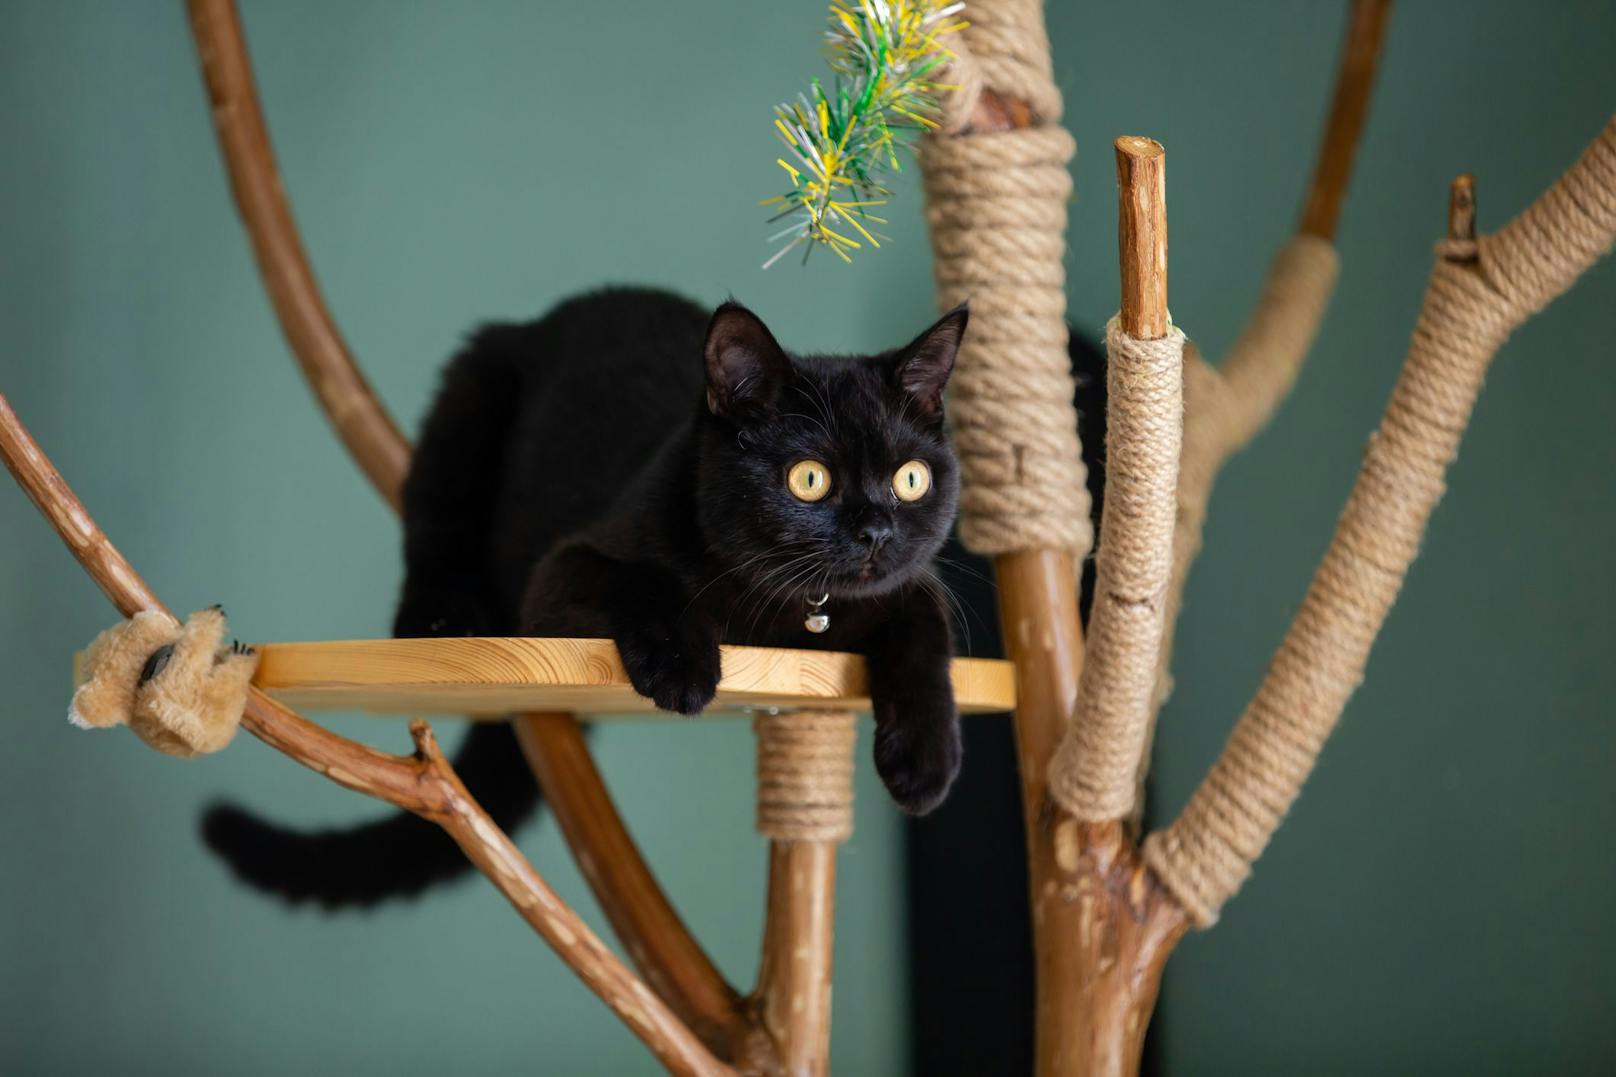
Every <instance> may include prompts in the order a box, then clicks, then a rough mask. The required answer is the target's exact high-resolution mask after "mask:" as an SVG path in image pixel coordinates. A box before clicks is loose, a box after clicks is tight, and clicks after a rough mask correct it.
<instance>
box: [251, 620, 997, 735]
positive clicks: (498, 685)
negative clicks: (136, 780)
mask: <svg viewBox="0 0 1616 1077" xmlns="http://www.w3.org/2000/svg"><path fill="white" fill-rule="evenodd" d="M258 649H259V651H260V653H261V654H262V655H263V659H262V661H261V662H260V663H259V666H258V675H257V677H256V678H255V681H254V683H256V684H257V685H258V687H259V688H262V689H263V690H264V691H266V692H268V693H269V694H270V695H272V696H274V697H276V698H277V699H279V700H281V701H283V702H285V703H287V704H289V705H290V706H293V707H296V708H298V709H300V710H358V711H372V712H377V713H382V714H396V715H424V714H443V715H470V716H473V717H481V718H495V717H499V716H502V715H505V714H509V713H511V712H512V711H571V712H572V713H575V714H577V715H578V716H579V717H581V718H604V717H608V716H612V715H631V714H638V715H647V714H664V713H665V712H663V711H659V710H657V709H656V708H655V707H654V706H653V705H652V704H651V701H650V700H648V699H645V698H644V697H642V696H640V695H638V694H637V693H635V691H634V689H633V687H632V686H631V685H630V684H629V681H628V675H627V674H626V673H625V672H624V671H623V666H622V663H621V662H619V661H618V659H617V648H616V647H615V646H614V645H613V644H612V643H611V641H610V640H601V639H532V638H486V639H378V640H334V641H329V642H319V643H266V644H260V645H258ZM723 653H724V679H723V681H722V683H720V684H719V686H718V698H717V699H716V700H714V702H713V705H712V706H711V707H709V708H708V710H707V714H708V715H714V714H723V713H729V714H734V713H737V712H740V711H743V710H745V709H747V708H749V707H826V708H835V709H843V710H859V711H868V710H869V709H870V699H869V693H868V689H867V688H866V686H865V672H864V659H863V658H862V657H860V656H858V655H853V654H843V653H840V652H835V651H797V650H783V649H777V648H771V647H725V648H724V652H723ZM953 677H954V694H955V698H956V700H957V701H958V704H959V709H960V711H961V712H962V713H967V714H970V713H988V712H995V711H1008V710H1011V709H1013V708H1014V707H1015V702H1016V692H1015V676H1014V669H1013V667H1012V666H1011V664H1010V663H1009V662H1004V661H998V660H994V659H983V658H956V659H955V660H954V666H953Z"/></svg>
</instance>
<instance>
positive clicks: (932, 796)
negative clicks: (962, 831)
mask: <svg viewBox="0 0 1616 1077" xmlns="http://www.w3.org/2000/svg"><path fill="white" fill-rule="evenodd" d="M962 756H963V749H962V746H961V744H960V726H959V718H958V716H957V715H956V714H954V713H953V710H952V708H951V707H950V708H949V711H948V713H947V714H946V716H944V717H937V716H935V715H925V716H921V715H905V716H902V717H897V718H894V719H892V720H890V721H885V722H880V723H878V724H877V725H876V730H875V770H876V773H877V774H879V775H881V780H882V781H883V782H884V783H886V787H887V792H889V793H891V794H892V799H893V800H895V801H897V802H898V807H900V808H902V809H903V810H904V811H905V812H908V813H909V814H910V815H925V814H927V813H929V812H931V811H932V810H933V809H935V808H936V807H937V806H938V805H939V804H941V803H942V802H943V800H944V799H945V798H946V797H947V796H948V790H949V789H950V787H952V786H953V784H954V779H955V778H957V777H958V776H959V771H960V760H961V758H962Z"/></svg>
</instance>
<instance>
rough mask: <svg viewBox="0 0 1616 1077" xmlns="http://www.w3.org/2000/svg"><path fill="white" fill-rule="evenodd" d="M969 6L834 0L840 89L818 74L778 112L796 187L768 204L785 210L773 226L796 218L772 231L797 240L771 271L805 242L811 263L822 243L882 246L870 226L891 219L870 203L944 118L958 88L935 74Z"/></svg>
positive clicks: (844, 255)
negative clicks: (910, 149)
mask: <svg viewBox="0 0 1616 1077" xmlns="http://www.w3.org/2000/svg"><path fill="white" fill-rule="evenodd" d="M964 9H965V5H964V4H963V3H951V4H943V3H939V2H938V0H834V2H833V3H832V4H831V6H830V29H829V30H827V31H826V32H825V37H826V39H827V41H828V42H829V53H830V66H831V70H832V71H834V72H835V73H836V82H835V86H834V88H833V89H832V90H831V91H829V92H826V90H825V89H824V87H823V86H821V85H820V82H819V80H818V79H815V80H814V84H813V90H812V92H811V94H810V95H806V96H805V95H802V94H799V95H798V96H797V100H796V102H794V103H792V102H788V103H786V104H782V105H777V106H776V107H775V110H774V112H775V119H774V126H775V130H776V131H777V132H778V134H779V136H780V140H781V141H782V142H784V143H785V144H786V149H787V151H788V156H789V158H790V159H789V160H788V159H787V158H785V157H782V158H780V159H779V161H778V163H779V165H780V167H781V168H783V169H785V170H786V174H787V175H788V176H790V177H791V190H789V191H787V192H786V193H785V194H782V195H777V196H775V197H774V198H769V199H765V200H764V202H763V204H764V205H765V206H778V207H780V211H779V212H778V213H777V214H776V215H775V216H773V217H771V218H770V222H771V223H772V222H774V221H782V220H788V221H790V223H789V224H788V225H787V226H786V227H785V228H783V229H781V230H780V231H779V232H777V233H775V234H774V235H773V236H771V237H769V239H770V242H778V241H780V240H786V241H787V242H786V243H785V246H783V247H781V248H780V249H779V250H778V251H776V252H775V253H774V254H773V255H772V256H771V257H770V258H769V260H768V261H767V262H765V263H763V268H764V269H767V268H769V267H770V266H772V265H773V264H774V263H776V262H778V261H779V260H780V259H781V258H782V257H783V256H784V255H785V254H786V252H787V251H790V250H793V249H795V248H796V247H799V246H802V247H803V248H804V249H803V261H804V262H806V261H807V260H808V255H809V254H811V253H812V252H813V249H814V247H815V246H816V245H818V244H823V245H824V246H826V247H829V248H830V249H831V251H833V252H834V253H835V254H836V256H837V257H838V258H840V259H841V260H842V261H844V262H851V261H852V258H850V257H849V255H848V252H849V251H853V250H858V249H859V248H860V247H862V246H863V245H864V243H868V244H869V245H870V246H871V247H877V248H878V247H880V246H881V244H880V242H879V240H878V238H877V236H878V233H876V232H874V231H871V230H870V229H869V228H866V227H865V225H866V224H885V223H886V221H885V220H884V219H882V218H880V217H877V216H875V215H874V214H872V213H871V212H870V209H871V207H874V206H881V205H885V204H886V201H887V197H888V196H889V195H890V194H891V193H892V192H891V191H890V190H889V189H888V188H887V187H885V186H884V185H883V184H882V177H883V176H884V175H885V174H886V173H887V172H888V171H889V170H890V171H892V172H901V171H903V166H902V165H901V164H900V163H899V162H898V153H897V150H898V148H899V147H900V146H907V145H908V143H909V141H910V139H911V138H912V137H913V135H914V133H915V132H917V131H927V130H930V129H932V128H935V127H936V126H937V125H938V119H939V117H941V115H942V106H941V105H940V104H939V103H938V100H937V95H938V93H939V92H941V91H945V90H949V89H953V87H951V86H948V85H946V84H943V83H939V82H936V81H933V76H934V75H936V74H938V73H939V70H940V69H941V68H942V66H943V65H944V64H946V63H947V62H948V61H949V60H951V59H953V56H954V54H953V53H952V52H950V51H949V50H948V49H947V48H946V47H945V46H944V45H943V44H941V41H940V39H941V38H943V37H944V36H945V35H947V34H952V33H955V32H957V31H959V30H962V29H964V28H965V26H966V25H967V24H966V23H965V22H964V21H963V20H960V19H956V18H955V16H956V15H958V14H959V13H960V12H961V11H963V10H964ZM855 233H856V236H857V237H862V240H863V242H862V243H861V242H860V240H859V238H856V237H855ZM880 238H881V239H885V238H888V237H886V236H881V237H880Z"/></svg>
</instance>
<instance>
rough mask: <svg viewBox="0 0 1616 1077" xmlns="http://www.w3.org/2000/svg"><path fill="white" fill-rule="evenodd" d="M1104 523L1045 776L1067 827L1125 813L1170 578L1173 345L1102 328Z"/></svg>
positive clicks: (1180, 345)
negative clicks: (1089, 603)
mask: <svg viewBox="0 0 1616 1077" xmlns="http://www.w3.org/2000/svg"><path fill="white" fill-rule="evenodd" d="M1105 343H1106V356H1107V360H1106V362H1107V366H1106V392H1107V404H1106V415H1107V421H1106V442H1105V449H1106V470H1105V485H1106V495H1105V515H1104V518H1103V520H1102V521H1101V523H1100V545H1099V551H1098V559H1099V565H1098V572H1097V574H1096V580H1095V588H1094V607H1093V612H1092V613H1090V615H1089V638H1088V645H1087V647H1086V649H1085V653H1084V659H1083V673H1082V675H1081V678H1080V680H1079V682H1078V689H1077V705H1076V707H1075V709H1074V710H1073V714H1072V720H1071V722H1070V723H1069V724H1068V727H1067V732H1066V735H1065V736H1064V737H1063V738H1062V740H1061V743H1060V746H1059V748H1057V749H1056V752H1055V756H1054V759H1053V760H1052V761H1051V763H1050V768H1049V790H1050V795H1051V796H1053V797H1054V798H1055V800H1056V802H1057V803H1059V804H1060V805H1061V806H1062V807H1064V808H1065V809H1066V810H1067V811H1068V812H1070V813H1071V814H1072V815H1073V816H1074V817H1075V818H1078V819H1084V820H1094V821H1101V820H1106V819H1118V818H1122V817H1123V816H1125V815H1127V814H1128V813H1129V812H1130V811H1131V810H1132V808H1133V802H1134V792H1135V772H1136V770H1137V768H1138V764H1139V758H1140V753H1141V752H1142V750H1143V747H1144V739H1145V735H1146V730H1147V728H1148V723H1149V719H1150V713H1151V702H1152V700H1153V698H1154V696H1155V687H1156V653H1157V650H1158V648H1159V647H1160V645H1161V637H1162V628H1163V623H1164V622H1163V615H1164V612H1165V610H1166V600H1167V587H1168V581H1169V579H1170V578H1171V575H1172V567H1173V553H1172V551H1173V520H1174V516H1175V508H1174V491H1175V490H1176V489H1177V486H1178V459H1179V447H1180V441H1181V437H1182V433H1183V425H1184V395H1183V387H1184V378H1183V363H1184V334H1183V333H1182V332H1181V331H1180V330H1178V329H1176V328H1174V329H1170V330H1169V332H1168V334H1167V336H1165V337H1162V338H1161V339H1159V340H1139V339H1137V338H1135V337H1131V336H1129V335H1128V334H1126V333H1124V332H1123V331H1122V329H1121V328H1120V326H1119V324H1118V319H1116V318H1112V319H1111V324H1110V325H1108V326H1107V327H1106V336H1105Z"/></svg>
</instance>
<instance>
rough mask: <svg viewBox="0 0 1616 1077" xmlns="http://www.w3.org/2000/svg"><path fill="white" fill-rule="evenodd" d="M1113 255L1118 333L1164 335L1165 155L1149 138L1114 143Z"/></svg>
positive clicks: (1125, 137)
mask: <svg viewBox="0 0 1616 1077" xmlns="http://www.w3.org/2000/svg"><path fill="white" fill-rule="evenodd" d="M1116 155H1117V257H1118V265H1119V267H1120V269H1121V276H1122V309H1121V322H1122V331H1123V332H1124V333H1127V334H1128V335H1129V336H1131V337H1134V338H1135V339H1137V340H1160V339H1161V338H1162V337H1164V336H1166V335H1167V155H1166V153H1165V152H1164V151H1163V150H1162V147H1161V143H1160V142H1157V141H1156V140H1155V139H1153V138H1141V137H1139V136H1137V135H1123V136H1122V137H1121V138H1119V139H1117V141H1116Z"/></svg>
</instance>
